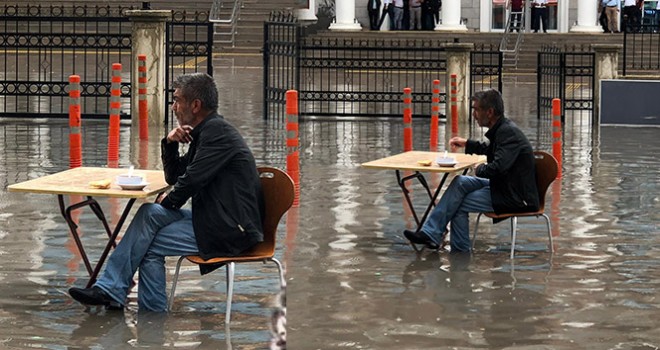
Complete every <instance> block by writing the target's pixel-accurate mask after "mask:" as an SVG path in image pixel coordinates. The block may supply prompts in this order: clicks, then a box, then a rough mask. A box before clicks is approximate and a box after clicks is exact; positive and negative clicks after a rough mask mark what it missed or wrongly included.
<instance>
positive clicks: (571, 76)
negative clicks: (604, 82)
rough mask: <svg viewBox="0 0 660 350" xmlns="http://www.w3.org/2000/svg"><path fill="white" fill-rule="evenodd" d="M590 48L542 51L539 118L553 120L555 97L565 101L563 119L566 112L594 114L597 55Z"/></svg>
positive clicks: (539, 65) (539, 53)
mask: <svg viewBox="0 0 660 350" xmlns="http://www.w3.org/2000/svg"><path fill="white" fill-rule="evenodd" d="M588 50H589V49H588V48H586V47H578V46H572V47H565V48H559V47H556V46H546V47H543V48H542V49H541V51H539V52H538V67H537V82H538V86H537V106H538V108H537V117H538V118H539V119H542V118H543V119H547V120H550V119H552V100H553V99H554V98H559V99H561V101H562V104H561V106H562V108H561V121H562V122H565V120H566V111H579V112H580V113H588V114H589V115H590V117H591V119H593V117H594V104H595V101H594V85H595V64H596V63H595V55H594V53H593V52H590V51H588Z"/></svg>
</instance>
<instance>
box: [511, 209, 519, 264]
mask: <svg viewBox="0 0 660 350" xmlns="http://www.w3.org/2000/svg"><path fill="white" fill-rule="evenodd" d="M516 226H518V217H517V216H512V217H511V259H513V252H514V250H515V249H516V228H517V227H516Z"/></svg>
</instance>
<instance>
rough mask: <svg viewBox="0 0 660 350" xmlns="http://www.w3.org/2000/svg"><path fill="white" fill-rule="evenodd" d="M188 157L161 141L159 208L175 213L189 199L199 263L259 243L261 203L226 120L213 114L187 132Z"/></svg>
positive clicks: (242, 147)
mask: <svg viewBox="0 0 660 350" xmlns="http://www.w3.org/2000/svg"><path fill="white" fill-rule="evenodd" d="M191 136H192V138H193V141H192V142H191V143H190V147H189V148H188V152H186V154H185V155H183V156H179V144H178V143H177V142H172V143H167V138H164V139H163V140H162V141H161V150H162V156H161V158H162V160H163V168H164V171H165V181H167V183H168V184H170V185H174V188H173V189H172V191H171V192H170V193H169V194H168V195H167V197H165V199H164V200H163V202H162V203H161V204H162V205H163V206H164V207H167V208H180V207H181V206H183V205H184V204H185V203H186V201H187V200H188V199H189V198H191V197H192V218H193V229H194V232H195V238H196V240H197V246H198V247H199V255H200V256H201V257H202V258H204V259H209V258H213V257H217V256H235V255H238V254H240V253H241V252H243V251H245V250H247V249H249V248H250V247H252V246H253V245H254V244H256V243H257V242H261V241H263V232H262V213H263V208H264V206H263V198H262V195H261V182H260V180H259V174H258V173H257V167H256V164H255V161H254V157H253V155H252V152H251V151H250V149H249V148H248V146H247V144H246V143H245V140H243V137H241V135H240V134H239V133H238V131H237V130H236V129H235V128H234V127H233V126H231V125H230V124H229V123H228V122H227V121H225V119H224V118H223V117H222V116H220V115H218V114H217V113H213V114H211V115H209V116H208V117H206V119H204V120H203V121H202V122H201V123H199V124H198V125H197V126H196V127H195V128H194V129H193V131H192V132H191Z"/></svg>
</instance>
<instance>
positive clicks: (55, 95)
mask: <svg viewBox="0 0 660 350" xmlns="http://www.w3.org/2000/svg"><path fill="white" fill-rule="evenodd" d="M132 9H133V8H132V7H119V6H70V5H50V6H39V5H2V6H1V7H0V117H2V116H4V117H27V118H36V117H39V118H43V117H52V118H66V117H67V116H68V106H69V99H68V89H67V86H68V79H69V76H70V75H72V74H77V75H79V76H80V78H81V108H82V114H83V116H84V117H86V118H107V117H108V115H109V98H110V83H111V82H110V80H111V77H112V64H113V63H121V64H122V88H121V93H122V94H121V115H122V118H129V117H130V113H131V99H130V97H131V74H130V72H131V71H132V69H131V65H132V64H133V61H134V60H135V58H134V57H132V53H131V49H132V43H131V31H132V25H131V23H130V21H129V19H128V17H126V16H125V12H126V11H127V10H132ZM208 19H209V18H208V12H201V11H198V12H186V11H174V12H173V13H172V18H171V20H170V21H169V22H168V23H167V26H166V38H165V40H166V43H167V50H166V56H167V57H166V65H167V73H166V77H165V80H166V86H168V87H169V84H170V82H171V81H172V79H173V78H174V77H175V76H176V75H178V74H183V73H189V72H197V71H203V72H207V73H208V74H210V75H213V66H212V62H213V59H212V58H213V56H212V55H213V23H212V22H209V20H208ZM166 92H167V93H166V94H165V95H166V101H164V102H165V103H166V106H168V107H169V106H170V105H171V103H172V102H171V101H172V97H171V92H172V91H171V90H170V89H169V88H168V89H167V91H166ZM166 111H167V112H166V113H169V108H166ZM171 119H172V118H165V120H166V122H169V123H170V124H172V120H171Z"/></svg>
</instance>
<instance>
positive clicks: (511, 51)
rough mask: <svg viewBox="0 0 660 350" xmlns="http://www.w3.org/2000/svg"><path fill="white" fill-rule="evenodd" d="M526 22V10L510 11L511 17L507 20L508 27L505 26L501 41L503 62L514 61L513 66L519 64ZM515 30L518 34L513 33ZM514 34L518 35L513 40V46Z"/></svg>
mask: <svg viewBox="0 0 660 350" xmlns="http://www.w3.org/2000/svg"><path fill="white" fill-rule="evenodd" d="M512 22H514V23H512ZM524 24H525V12H524V11H523V12H511V13H509V17H508V20H507V22H506V27H505V28H504V35H503V36H502V40H501V41H500V52H502V54H503V63H512V65H513V66H516V65H518V56H519V53H520V46H521V44H522V40H523V33H524V31H525V28H524ZM514 30H516V34H513V31H514ZM512 35H515V36H516V37H515V41H514V42H513V48H512V47H511V46H510V44H511V36H512ZM511 56H513V57H511ZM511 61H512V62H511Z"/></svg>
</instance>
